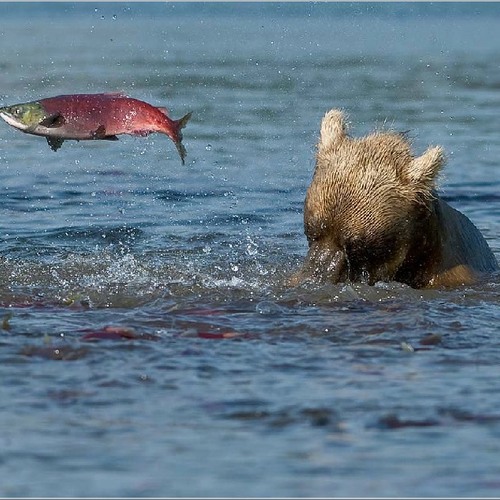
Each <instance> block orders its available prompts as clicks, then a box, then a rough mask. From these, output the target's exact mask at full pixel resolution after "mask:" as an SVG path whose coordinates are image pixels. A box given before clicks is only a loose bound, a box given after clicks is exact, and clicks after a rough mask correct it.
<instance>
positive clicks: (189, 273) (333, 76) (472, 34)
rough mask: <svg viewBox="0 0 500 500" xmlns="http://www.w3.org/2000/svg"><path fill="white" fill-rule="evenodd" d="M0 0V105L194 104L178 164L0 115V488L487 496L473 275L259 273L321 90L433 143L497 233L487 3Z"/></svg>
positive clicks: (494, 346) (486, 331) (292, 212)
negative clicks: (393, 280)
mask: <svg viewBox="0 0 500 500" xmlns="http://www.w3.org/2000/svg"><path fill="white" fill-rule="evenodd" d="M0 11H1V12H0V19H1V21H0V68H1V77H0V81H1V83H2V85H1V89H0V102H1V103H2V105H3V104H5V105H6V104H12V103H16V102H23V101H28V100H34V99H37V98H39V97H47V96H51V95H57V94H61V93H77V92H100V91H117V90H123V91H125V92H127V93H129V94H130V95H132V96H134V97H137V98H139V99H144V100H146V101H148V102H151V103H153V104H157V105H166V106H167V107H168V108H169V109H170V112H171V114H172V116H174V117H175V118H178V117H180V116H182V115H183V114H184V113H186V112H187V111H190V110H192V111H193V118H192V121H191V122H190V123H189V124H188V126H187V127H186V129H185V134H184V136H185V141H184V142H185V145H186V148H187V151H188V157H187V164H186V166H185V167H182V166H181V164H180V161H179V158H178V156H177V153H176V151H175V147H174V146H173V144H172V143H171V142H170V141H169V140H168V139H167V138H166V137H163V136H154V135H153V136H149V137H148V138H145V139H144V138H143V139H140V138H132V137H122V138H121V139H120V141H119V142H116V143H107V142H80V143H77V142H66V143H65V144H64V145H63V147H62V148H61V150H59V151H58V152H57V153H54V152H52V151H51V150H50V149H49V147H48V146H47V144H46V142H45V140H44V139H42V138H37V137H33V136H26V135H24V134H22V133H20V132H18V131H15V130H14V129H12V128H10V127H8V126H7V125H6V124H3V123H2V124H0V125H1V127H0V128H1V130H0V164H1V168H0V192H1V196H0V214H1V217H0V233H1V235H2V236H1V239H0V283H1V287H0V305H1V308H0V324H1V329H0V345H1V349H0V378H1V380H2V383H1V384H0V401H1V403H0V404H1V411H0V429H1V431H0V450H1V451H0V477H1V481H0V496H241V495H244V496H392V495H394V496H419V495H420V496H457V495H466V496H498V494H499V492H500V482H499V480H498V477H499V473H500V465H499V463H498V455H499V452H500V401H499V399H498V393H499V389H500V383H499V376H498V375H499V371H498V365H499V362H500V341H499V337H498V335H499V328H498V324H499V320H500V310H499V306H498V304H499V300H500V289H499V286H498V281H497V280H492V281H491V282H490V283H486V284H484V285H481V286H477V287H469V288H464V289H459V290H450V291H419V290H412V289H409V288H408V287H405V286H402V285H398V284H381V283H379V284H377V285H376V286H374V287H368V286H363V285H338V286H321V287H320V286H316V287H315V286H312V285H308V286H303V287H299V288H292V289H291V288H289V287H287V285H286V279H287V277H288V276H290V274H291V273H293V271H295V270H296V269H297V268H298V267H299V266H300V263H301V261H302V260H303V258H304V256H305V254H306V252H307V244H306V241H305V237H304V235H303V227H302V204H303V199H304V196H305V191H306V188H307V186H308V184H309V182H310V180H311V176H312V169H313V165H314V162H313V155H314V146H315V141H316V139H317V135H318V128H319V123H320V120H321V117H322V115H323V114H324V113H325V112H326V111H327V110H328V109H330V108H331V107H342V108H344V109H346V110H347V111H348V112H349V114H350V117H351V121H352V131H353V133H354V134H355V135H361V134H364V133H366V132H368V131H369V130H371V129H372V128H373V127H375V126H377V127H380V126H383V125H384V124H386V125H390V126H391V127H393V128H396V129H398V130H410V135H411V137H413V141H414V145H415V150H416V151H417V152H422V151H423V150H424V149H425V148H426V147H427V146H428V144H441V145H443V146H444V148H445V149H446V152H447V155H448V166H447V168H446V170H445V172H444V175H443V176H442V179H441V184H440V187H441V192H442V194H443V196H444V197H445V199H447V200H448V201H449V202H450V203H451V204H452V205H453V206H454V207H456V208H458V209H460V210H461V211H463V212H464V213H466V214H467V215H468V216H469V217H470V218H471V219H472V220H473V221H474V223H475V224H476V225H477V226H478V227H479V228H480V229H481V231H482V232H483V234H484V235H485V236H486V237H487V239H488V241H489V243H490V245H491V247H492V248H493V250H494V251H495V253H496V255H497V256H499V255H500V236H499V235H500V217H499V215H500V197H499V195H498V192H499V185H500V175H499V171H498V158H499V157H500V139H499V137H500V136H499V130H500V114H499V113H498V106H499V104H500V98H499V94H498V89H499V88H500V66H499V64H498V60H499V56H500V54H499V52H500V34H499V33H500V30H498V23H499V22H500V17H499V16H500V7H499V6H498V5H497V4H460V5H459V4H453V5H449V4H437V5H434V6H429V5H427V4H412V5H404V4H378V5H371V4H352V5H350V4H322V3H320V4H314V3H310V4H281V5H277V4H260V5H256V4H233V5H230V4H217V5H208V4H204V5H194V4H154V5H153V4H139V3H137V4H121V3H116V4H115V3H111V4H107V5H101V4H64V3H62V4H36V5H26V4H2V5H1V6H0ZM105 337H106V338H105Z"/></svg>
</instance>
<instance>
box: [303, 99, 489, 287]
mask: <svg viewBox="0 0 500 500" xmlns="http://www.w3.org/2000/svg"><path fill="white" fill-rule="evenodd" d="M443 164H444V154H443V150H442V149H441V148H440V147H431V148H429V149H427V151H425V153H424V154H422V155H421V156H418V157H415V156H413V154H412V151H411V145H410V142H409V141H408V139H407V137H406V135H405V134H401V133H396V132H374V133H372V134H370V135H368V136H366V137H362V138H352V137H350V136H349V135H348V134H347V132H346V119H345V116H344V113H343V112H342V111H340V110H337V109H332V110H331V111H329V112H328V113H326V115H325V116H324V118H323V120H322V123H321V133H320V139H319V143H318V146H317V153H316V166H315V170H314V176H313V179H312V182H311V185H310V186H309V188H308V190H307V195H306V199H305V204H304V231H305V234H306V236H307V240H308V242H309V252H308V255H307V257H306V260H305V262H304V264H303V266H302V269H301V270H300V272H299V273H298V275H297V276H295V279H294V280H293V281H294V283H298V282H301V281H304V280H307V279H313V280H320V281H327V282H328V281H329V282H333V283H338V282H345V281H348V282H366V283H369V284H374V283H375V282H377V281H385V282H388V281H397V282H401V283H405V284H407V285H410V286H411V287H414V288H424V287H442V286H445V287H454V286H459V285H464V284H472V283H475V282H477V281H478V280H479V279H480V278H481V277H482V276H485V275H487V273H492V272H494V271H496V270H498V264H497V261H496V259H495V256H494V255H493V253H492V251H491V250H490V248H489V247H488V244H487V243H486V240H485V239H484V238H483V236H482V235H481V233H480V232H479V230H478V229H477V228H476V227H475V226H474V225H473V224H472V222H471V221H470V220H469V219H468V218H467V217H466V216H465V215H463V214H462V213H460V212H458V211H457V210H455V209H453V208H452V207H450V206H449V205H448V204H447V203H446V202H445V201H443V200H441V199H440V198H439V196H438V195H437V193H436V191H435V183H436V177H437V174H438V173H439V171H440V169H441V168H442V166H443Z"/></svg>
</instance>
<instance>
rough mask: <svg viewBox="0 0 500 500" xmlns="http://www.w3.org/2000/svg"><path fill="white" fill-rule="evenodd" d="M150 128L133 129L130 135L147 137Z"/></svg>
mask: <svg viewBox="0 0 500 500" xmlns="http://www.w3.org/2000/svg"><path fill="white" fill-rule="evenodd" d="M152 133H153V131H152V130H134V131H133V132H131V133H130V135H133V136H135V137H147V136H148V135H149V134H152Z"/></svg>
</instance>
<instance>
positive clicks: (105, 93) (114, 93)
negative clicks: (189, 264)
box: [104, 90, 128, 97]
mask: <svg viewBox="0 0 500 500" xmlns="http://www.w3.org/2000/svg"><path fill="white" fill-rule="evenodd" d="M104 95H107V96H109V97H128V95H127V94H126V93H125V92H123V91H121V90H119V91H117V92H104Z"/></svg>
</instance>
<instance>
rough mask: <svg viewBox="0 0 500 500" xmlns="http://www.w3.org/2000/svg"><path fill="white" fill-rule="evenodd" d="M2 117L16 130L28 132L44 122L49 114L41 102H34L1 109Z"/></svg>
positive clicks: (0, 115)
mask: <svg viewBox="0 0 500 500" xmlns="http://www.w3.org/2000/svg"><path fill="white" fill-rule="evenodd" d="M0 117H1V118H3V120H5V121H6V122H7V123H8V124H9V125H11V126H12V127H14V128H17V129H19V130H23V131H28V130H32V129H34V128H35V127H36V126H37V125H38V124H39V123H40V122H41V121H43V120H44V119H45V118H46V117H47V113H46V111H45V110H44V109H43V106H42V105H41V104H40V103H39V102H36V101H34V102H27V103H23V104H14V105H13V106H5V107H3V108H0Z"/></svg>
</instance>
